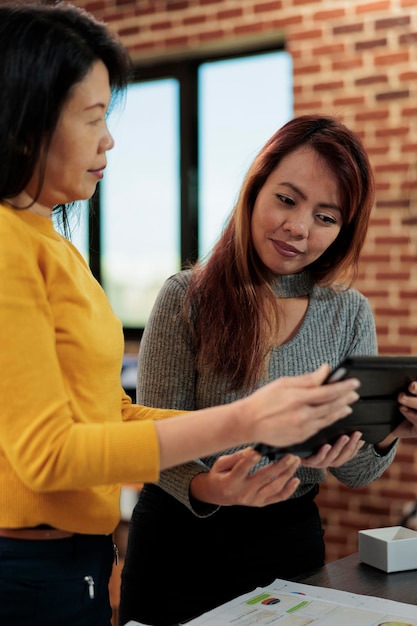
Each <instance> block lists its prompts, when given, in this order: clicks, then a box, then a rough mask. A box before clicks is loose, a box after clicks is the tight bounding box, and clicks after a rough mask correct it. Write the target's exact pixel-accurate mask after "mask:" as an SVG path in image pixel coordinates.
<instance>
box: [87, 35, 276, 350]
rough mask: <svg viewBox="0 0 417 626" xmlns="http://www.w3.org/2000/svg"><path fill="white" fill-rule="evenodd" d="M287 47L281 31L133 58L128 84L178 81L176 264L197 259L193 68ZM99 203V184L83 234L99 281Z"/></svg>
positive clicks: (134, 331)
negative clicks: (171, 79)
mask: <svg viewBox="0 0 417 626" xmlns="http://www.w3.org/2000/svg"><path fill="white" fill-rule="evenodd" d="M283 51H286V48H285V40H284V37H283V35H282V33H275V34H274V35H273V36H272V37H269V38H266V37H262V38H259V37H255V38H247V39H241V40H239V41H238V42H236V41H234V42H229V43H228V44H217V45H216V46H203V47H201V48H199V49H197V50H189V51H185V52H182V53H178V54H177V55H171V56H169V57H166V58H152V57H149V58H144V59H143V60H141V61H136V62H134V69H133V76H132V80H131V83H132V84H133V83H138V82H146V81H152V80H157V79H165V78H173V79H176V80H177V81H178V84H179V94H180V103H179V124H180V130H179V138H180V163H179V175H180V222H181V223H180V259H181V267H185V266H186V265H187V264H189V263H193V262H195V261H196V260H197V258H198V245H199V233H198V227H199V224H198V198H199V180H198V172H199V162H198V153H199V143H198V131H199V129H198V106H199V102H198V72H199V67H200V65H202V64H204V63H210V62H216V61H222V60H232V59H236V58H242V57H251V56H256V55H260V54H264V53H268V52H283ZM101 214H102V208H101V202H100V185H98V186H97V189H96V192H95V194H94V196H93V197H92V199H91V201H90V211H89V221H88V238H89V264H90V268H91V271H92V273H93V275H94V276H95V278H96V279H97V280H98V281H99V282H100V283H102V271H101V251H102V242H101V221H102V220H101ZM123 330H124V335H125V340H126V341H137V340H140V338H141V337H142V334H143V330H144V329H143V328H133V327H124V328H123Z"/></svg>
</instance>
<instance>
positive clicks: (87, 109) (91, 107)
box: [84, 102, 106, 111]
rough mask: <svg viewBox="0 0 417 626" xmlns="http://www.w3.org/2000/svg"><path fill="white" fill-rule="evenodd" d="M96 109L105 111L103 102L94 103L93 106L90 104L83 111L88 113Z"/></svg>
mask: <svg viewBox="0 0 417 626" xmlns="http://www.w3.org/2000/svg"><path fill="white" fill-rule="evenodd" d="M96 108H99V109H103V110H106V105H105V104H104V103H103V102H96V103H95V104H90V106H88V107H85V109H84V111H90V110H91V109H96Z"/></svg>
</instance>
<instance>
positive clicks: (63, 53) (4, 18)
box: [0, 2, 131, 223]
mask: <svg viewBox="0 0 417 626" xmlns="http://www.w3.org/2000/svg"><path fill="white" fill-rule="evenodd" d="M97 60H101V61H102V62H103V63H104V64H105V66H106V67H107V70H108V72H109V81H110V88H111V92H112V102H114V101H115V100H116V99H117V96H118V95H120V96H121V95H122V94H123V93H125V89H126V86H127V83H128V80H129V77H130V71H131V64H130V57H129V55H128V53H127V51H126V50H125V48H124V47H123V46H122V44H121V43H120V42H119V41H118V40H117V39H116V37H115V36H114V35H112V34H111V33H110V32H109V30H108V29H107V27H106V26H105V24H103V23H101V22H99V21H97V20H96V19H95V18H93V17H92V16H91V15H90V14H89V13H87V12H86V11H84V10H82V9H80V8H77V7H75V6H73V5H70V4H66V3H65V2H63V3H57V4H54V5H46V4H41V3H37V2H30V3H21V2H16V3H8V4H3V5H1V6H0V85H1V86H2V89H3V97H2V98H1V100H0V163H1V166H0V201H2V200H7V199H9V198H13V197H14V196H16V195H17V194H19V193H20V192H22V191H23V190H24V189H25V188H26V186H27V184H28V182H29V180H30V179H31V177H32V175H33V173H34V169H35V167H36V166H37V165H40V181H39V188H38V190H37V195H36V197H35V199H34V201H36V199H37V197H39V193H40V190H41V188H42V184H43V179H44V173H45V162H46V157H47V152H48V148H49V145H50V142H51V138H52V135H53V133H54V131H55V128H56V125H57V122H58V119H59V117H60V114H61V112H62V109H63V107H64V105H65V103H66V102H67V100H68V98H69V97H70V96H71V93H72V89H73V87H74V85H75V84H76V83H78V82H80V81H81V80H83V78H85V76H86V75H87V73H88V71H89V70H90V69H91V67H92V65H93V63H94V62H95V61H97ZM68 207H69V205H57V206H56V207H54V211H58V212H61V213H62V216H63V222H64V223H65V214H66V209H67V208H68Z"/></svg>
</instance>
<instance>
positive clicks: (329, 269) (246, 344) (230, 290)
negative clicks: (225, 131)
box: [184, 115, 374, 390]
mask: <svg viewBox="0 0 417 626" xmlns="http://www.w3.org/2000/svg"><path fill="white" fill-rule="evenodd" d="M302 146H309V147H311V148H313V150H314V151H315V152H316V153H317V155H318V156H319V157H320V158H321V159H323V160H324V162H325V163H326V164H327V166H328V168H329V170H330V171H331V172H332V174H333V175H334V177H335V179H336V180H337V182H338V187H339V194H340V203H341V212H342V218H343V224H342V227H341V230H340V232H339V234H338V236H337V238H336V239H335V241H334V242H333V243H332V244H331V245H330V246H329V248H328V249H327V250H326V251H325V252H324V253H323V254H322V255H321V256H320V257H319V258H318V259H316V260H315V261H314V262H313V263H312V264H311V265H310V266H308V267H307V268H306V269H307V270H309V271H310V275H311V278H312V279H313V282H314V283H316V284H318V285H322V286H325V285H330V284H332V283H333V282H334V281H335V279H336V278H337V277H340V276H342V275H343V276H349V281H350V284H351V282H352V280H353V279H354V277H355V275H356V273H357V266H358V260H359V254H360V252H361V249H362V247H363V244H364V241H365V236H366V232H367V228H368V223H369V217H370V212H371V209H372V206H373V202H374V178H373V172H372V168H371V165H370V162H369V159H368V156H367V153H366V150H365V148H364V146H363V144H362V142H361V140H360V139H359V137H358V136H357V135H356V134H355V133H354V132H352V131H351V130H349V129H348V128H347V127H346V126H345V125H344V124H343V123H342V122H340V121H339V120H337V119H336V118H333V117H325V116H321V115H303V116H300V117H296V118H294V119H292V120H290V121H289V122H287V123H286V124H285V125H284V126H283V127H282V128H280V129H279V130H278V131H277V132H276V133H275V134H274V135H273V136H272V137H271V138H270V139H269V140H268V141H267V142H266V144H265V145H264V146H263V148H262V149H261V150H260V152H259V153H258V155H257V156H256V157H255V159H254V161H253V163H252V165H251V166H250V168H249V170H248V172H247V174H246V177H245V179H244V181H243V184H242V187H241V190H240V194H239V197H238V200H237V203H236V205H235V207H234V209H233V211H232V213H231V216H230V218H229V220H228V222H227V224H226V226H225V229H224V231H223V233H222V234H221V236H220V239H219V240H218V242H217V244H216V245H215V247H214V248H213V251H212V253H211V254H210V255H209V257H208V259H207V260H206V261H205V262H197V263H196V264H195V265H194V266H193V271H192V275H191V280H190V283H189V287H188V290H187V297H186V303H185V309H184V313H185V315H186V316H187V319H188V320H190V323H191V324H192V336H193V341H194V346H195V350H196V353H197V368H198V370H199V371H203V370H206V369H208V370H210V371H212V372H214V373H216V374H218V375H221V376H224V377H227V379H228V380H229V384H230V388H231V389H239V388H242V387H243V388H245V389H247V390H249V389H250V388H252V387H254V386H255V385H256V384H257V383H259V381H260V379H261V378H262V375H263V374H264V371H265V367H266V363H267V358H268V354H269V352H270V350H271V348H272V345H273V337H274V336H275V333H274V332H273V330H274V329H276V328H277V327H278V326H279V317H280V307H279V299H278V298H276V295H275V294H274V292H273V290H272V288H271V285H270V283H271V274H270V272H269V270H268V268H266V267H265V266H264V265H263V263H262V262H261V261H260V259H259V257H258V255H257V253H256V251H255V249H254V246H253V241H252V235H251V217H252V212H253V209H254V206H255V201H256V198H257V196H258V194H259V191H260V190H261V188H262V186H263V185H264V183H265V181H266V179H267V178H268V176H269V175H270V174H271V172H272V171H273V170H274V169H275V168H276V167H277V165H278V164H279V163H280V161H281V160H282V159H283V158H284V157H285V156H287V155H288V154H290V153H291V152H293V151H294V150H297V149H298V148H300V147H302Z"/></svg>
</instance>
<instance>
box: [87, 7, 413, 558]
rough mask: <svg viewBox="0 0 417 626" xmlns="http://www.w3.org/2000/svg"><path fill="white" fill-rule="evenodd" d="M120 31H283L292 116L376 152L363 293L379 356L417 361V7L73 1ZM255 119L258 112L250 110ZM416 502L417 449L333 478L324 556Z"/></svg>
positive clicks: (161, 42) (172, 39) (130, 34)
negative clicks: (351, 135) (357, 139)
mask: <svg viewBox="0 0 417 626" xmlns="http://www.w3.org/2000/svg"><path fill="white" fill-rule="evenodd" d="M75 4H78V5H79V6H83V7H85V8H87V9H88V10H90V11H91V12H92V13H94V14H95V15H96V16H97V17H99V18H101V19H104V20H105V21H106V22H107V23H108V24H109V25H110V27H111V28H112V29H114V30H115V31H116V32H118V34H119V35H120V36H121V38H122V40H123V42H124V43H125V45H127V46H128V48H129V50H130V52H131V55H132V58H133V59H144V58H148V57H149V58H151V57H153V56H155V57H156V56H157V57H161V56H164V55H168V54H174V53H175V54H177V53H181V52H183V51H184V50H187V49H190V48H195V47H198V46H199V45H207V44H208V43H210V42H211V43H212V42H219V41H221V42H225V43H227V42H228V41H229V40H231V39H233V40H235V41H236V40H237V39H238V38H239V37H242V38H243V37H247V36H248V35H251V36H254V37H255V36H259V37H260V38H262V36H269V35H271V34H272V33H273V32H276V33H279V32H282V33H283V34H284V37H285V40H286V47H287V50H288V51H289V52H290V53H291V55H292V58H293V66H294V106H295V113H296V114H301V113H306V112H309V111H318V112H323V113H329V114H333V115H337V116H339V117H341V118H342V119H343V121H344V122H345V123H346V124H347V125H348V126H350V127H351V128H353V129H354V130H356V131H357V132H358V133H359V134H360V135H361V136H362V138H363V139H364V141H365V144H366V146H367V148H368V151H369V154H370V157H371V160H372V163H373V166H374V168H375V171H376V179H377V200H376V206H375V209H374V212H373V218H372V222H371V228H370V232H369V235H368V238H367V242H366V246H365V249H364V252H363V255H362V258H361V265H360V275H359V277H358V280H357V281H356V284H355V286H356V287H357V288H358V289H360V290H361V291H362V292H363V293H365V294H366V295H367V296H368V297H369V300H370V302H371V305H372V307H373V310H374V313H375V318H376V323H377V331H378V338H379V345H380V352H381V353H382V354H417V263H416V259H417V204H416V198H417V0H368V1H364V0H337V1H335V0H153V1H152V0H77V1H76V2H75ZM254 114H255V115H256V113H254ZM416 498H417V448H416V443H401V445H400V449H399V452H398V455H397V459H396V461H395V462H394V464H393V465H392V467H391V468H390V469H389V470H388V471H387V472H386V473H385V474H384V476H383V477H382V478H381V479H380V480H378V481H377V482H375V483H374V484H373V485H371V486H369V487H367V488H363V489H358V490H349V489H346V488H344V487H343V486H341V485H339V484H338V483H337V482H336V481H334V480H332V479H331V478H330V479H329V481H328V482H327V483H326V485H325V486H323V488H322V490H321V493H320V496H319V502H320V505H321V511H322V515H323V519H324V522H325V526H326V543H327V559H328V560H329V561H331V560H334V559H336V558H340V557H343V556H345V555H347V554H349V553H352V552H355V551H356V550H357V531H358V530H359V529H361V528H372V527H378V526H385V525H395V524H397V523H398V521H399V519H400V517H401V511H402V508H403V506H404V505H405V503H407V502H409V501H410V500H415V499H416Z"/></svg>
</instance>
